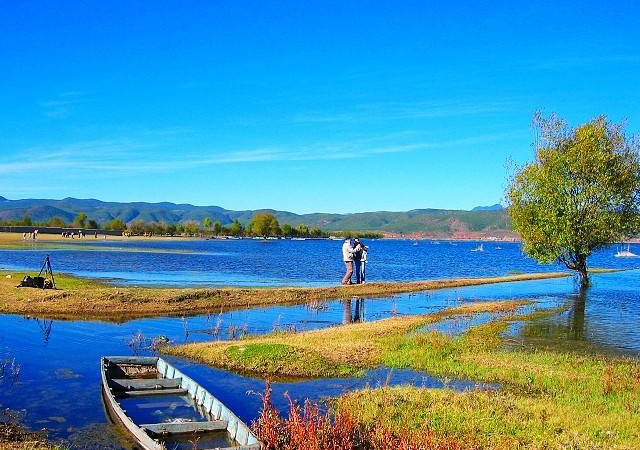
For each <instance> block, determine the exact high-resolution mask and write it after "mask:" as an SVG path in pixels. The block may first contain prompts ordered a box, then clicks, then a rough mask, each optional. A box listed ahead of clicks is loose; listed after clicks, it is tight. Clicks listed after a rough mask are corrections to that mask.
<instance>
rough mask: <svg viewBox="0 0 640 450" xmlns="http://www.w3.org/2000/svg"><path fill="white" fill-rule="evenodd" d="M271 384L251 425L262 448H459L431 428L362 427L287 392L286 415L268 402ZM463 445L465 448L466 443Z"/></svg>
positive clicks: (310, 449) (267, 387)
mask: <svg viewBox="0 0 640 450" xmlns="http://www.w3.org/2000/svg"><path fill="white" fill-rule="evenodd" d="M271 394H272V391H271V384H270V383H269V382H267V386H266V388H265V392H264V394H262V395H261V396H262V411H261V413H260V417H259V418H258V420H256V421H255V422H254V424H253V429H254V431H255V432H256V434H257V435H258V437H259V438H260V440H261V441H262V443H263V450H389V449H397V450H461V449H462V447H461V446H460V445H459V444H458V443H456V442H455V441H443V440H437V441H436V440H434V438H433V434H432V433H431V431H429V430H427V429H425V430H419V431H408V430H403V431H402V432H400V433H398V432H394V431H392V430H390V429H389V428H386V427H384V426H382V425H380V424H377V423H376V424H373V425H372V426H371V427H363V426H361V425H359V424H357V423H356V422H355V421H354V420H353V419H352V418H351V417H350V416H349V414H347V413H344V412H338V413H336V414H331V412H330V411H329V410H325V409H323V408H322V407H321V406H320V405H319V404H318V403H312V402H311V401H309V400H308V399H307V400H306V401H305V402H304V406H302V407H300V406H299V405H296V404H295V403H294V402H293V400H292V399H291V397H289V395H288V394H285V395H286V396H287V399H288V401H289V416H288V417H287V418H283V417H281V416H280V414H279V413H278V411H277V410H276V408H275V407H274V406H273V404H272V403H271ZM465 448H468V447H466V446H465Z"/></svg>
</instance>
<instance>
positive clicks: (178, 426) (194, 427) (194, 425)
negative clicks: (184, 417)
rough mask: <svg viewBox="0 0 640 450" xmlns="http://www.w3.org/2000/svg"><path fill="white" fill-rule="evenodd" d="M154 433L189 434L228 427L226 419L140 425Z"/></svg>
mask: <svg viewBox="0 0 640 450" xmlns="http://www.w3.org/2000/svg"><path fill="white" fill-rule="evenodd" d="M140 428H144V429H145V430H147V431H151V432H152V433H154V434H187V433H204V432H209V431H222V430H226V429H227V421H226V420H213V421H210V422H178V423H147V424H144V425H140Z"/></svg>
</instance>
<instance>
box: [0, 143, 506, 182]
mask: <svg viewBox="0 0 640 450" xmlns="http://www.w3.org/2000/svg"><path fill="white" fill-rule="evenodd" d="M145 136H146V137H144V138H141V139H139V140H136V139H131V138H123V139H110V140H94V141H83V142H76V143H71V144H67V145H60V146H45V147H32V148H28V149H25V151H23V152H20V156H17V157H14V158H13V159H7V158H5V160H4V161H2V162H0V174H24V173H29V172H38V171H52V170H54V171H55V170H99V171H103V172H114V173H118V172H132V173H136V172H138V173H148V172H165V171H177V170H191V169H197V168H201V167H206V166H215V165H223V164H257V163H261V162H277V161H282V162H284V161H321V160H341V159H357V158H365V157H371V156H374V155H382V154H394V153H407V152H417V151H431V150H438V149H446V148H451V147H455V146H473V145H477V144H480V143H486V142H492V141H499V140H503V139H506V138H509V137H512V136H513V133H498V134H485V135H480V136H471V137H466V138H458V139H450V140H444V141H443V140H437V141H436V140H433V139H426V138H425V137H424V136H420V135H419V134H416V135H412V134H411V133H400V134H398V133H396V134H391V135H386V136H378V137H370V138H363V139H354V140H349V141H344V142H324V143H317V144H311V145H302V146H274V147H260V148H254V149H242V150H232V151H220V150H218V149H215V150H213V149H212V150H209V151H207V150H202V151H198V152H173V151H172V152H167V151H166V150H167V145H166V143H163V142H162V141H150V140H149V138H148V135H145ZM160 137H161V135H160ZM396 141H399V143H395V142H396ZM172 147H173V145H172ZM167 154H172V155H175V156H167Z"/></svg>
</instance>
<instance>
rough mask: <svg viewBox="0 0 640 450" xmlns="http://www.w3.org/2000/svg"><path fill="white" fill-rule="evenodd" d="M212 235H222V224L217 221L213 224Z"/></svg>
mask: <svg viewBox="0 0 640 450" xmlns="http://www.w3.org/2000/svg"><path fill="white" fill-rule="evenodd" d="M213 233H214V234H215V235H216V236H218V235H220V233H222V223H220V221H219V220H216V221H215V223H214V224H213Z"/></svg>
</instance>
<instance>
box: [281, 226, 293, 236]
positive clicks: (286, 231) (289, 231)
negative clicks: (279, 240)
mask: <svg viewBox="0 0 640 450" xmlns="http://www.w3.org/2000/svg"><path fill="white" fill-rule="evenodd" d="M293 233H294V230H293V228H292V227H291V225H289V224H288V223H285V224H284V225H282V235H283V236H284V237H292V236H293Z"/></svg>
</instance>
